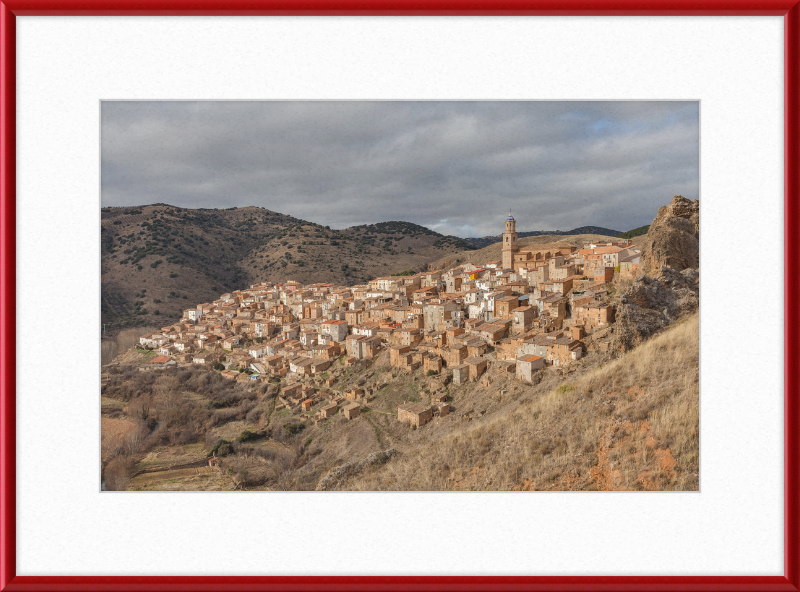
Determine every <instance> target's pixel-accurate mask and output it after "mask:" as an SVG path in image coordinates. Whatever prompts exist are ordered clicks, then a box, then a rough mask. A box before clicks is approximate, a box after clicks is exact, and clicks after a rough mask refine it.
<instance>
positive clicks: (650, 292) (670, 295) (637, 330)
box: [612, 267, 700, 352]
mask: <svg viewBox="0 0 800 592" xmlns="http://www.w3.org/2000/svg"><path fill="white" fill-rule="evenodd" d="M699 304H700V274H699V272H698V270H696V269H684V270H683V271H680V272H679V271H675V270H674V269H672V268H671V267H662V268H661V269H660V270H659V277H650V276H642V277H639V278H637V279H636V281H635V282H634V283H633V285H632V286H631V287H630V289H629V290H628V291H627V292H625V294H624V295H623V296H622V298H621V299H620V306H619V310H618V311H617V317H616V324H615V326H614V339H613V341H612V344H613V349H615V350H617V351H620V352H624V351H628V350H629V349H632V348H634V347H636V346H637V345H639V344H640V343H642V342H643V341H645V340H646V339H648V338H649V337H651V336H653V335H655V334H656V333H658V332H659V331H660V330H661V329H663V328H664V327H666V326H667V325H669V324H670V323H672V322H673V321H675V320H676V319H678V318H679V317H680V316H682V315H684V314H687V313H690V312H693V311H695V310H697V307H698V306H699Z"/></svg>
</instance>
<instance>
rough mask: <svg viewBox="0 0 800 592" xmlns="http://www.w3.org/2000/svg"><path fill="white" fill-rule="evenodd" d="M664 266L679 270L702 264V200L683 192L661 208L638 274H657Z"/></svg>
mask: <svg viewBox="0 0 800 592" xmlns="http://www.w3.org/2000/svg"><path fill="white" fill-rule="evenodd" d="M663 267H669V268H672V269H674V270H676V271H682V270H684V269H689V268H692V269H698V268H699V267H700V202H699V201H698V200H694V201H692V200H689V199H686V198H685V197H683V196H681V195H676V196H675V197H673V198H672V202H671V203H670V204H669V205H668V206H662V207H661V208H659V209H658V214H657V215H656V217H655V219H654V220H653V223H652V224H651V225H650V230H649V231H648V232H647V241H646V242H645V244H644V245H643V247H642V256H641V262H640V265H639V275H649V276H657V275H658V274H659V272H660V270H661V268H663Z"/></svg>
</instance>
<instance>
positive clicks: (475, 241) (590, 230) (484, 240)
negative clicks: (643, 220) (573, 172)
mask: <svg viewBox="0 0 800 592" xmlns="http://www.w3.org/2000/svg"><path fill="white" fill-rule="evenodd" d="M631 232H633V231H631ZM645 232H646V231H645ZM575 234H599V235H602V236H618V235H619V234H620V232H619V231H618V230H611V229H610V228H603V227H601V226H581V227H580V228H573V229H572V230H566V231H562V230H533V231H530V232H518V233H517V236H518V238H526V237H529V236H567V235H575ZM623 238H627V237H623ZM502 240H503V235H502V234H497V235H495V236H482V237H480V238H465V239H464V241H465V242H467V243H469V244H470V245H471V246H472V247H474V248H476V249H482V248H483V247H488V246H489V245H493V244H495V243H499V242H501V241H502Z"/></svg>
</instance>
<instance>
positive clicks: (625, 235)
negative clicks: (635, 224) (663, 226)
mask: <svg viewBox="0 0 800 592" xmlns="http://www.w3.org/2000/svg"><path fill="white" fill-rule="evenodd" d="M648 230H650V225H649V224H645V225H644V226H640V227H639V228H634V229H633V230H629V231H628V232H621V233H620V234H619V235H617V238H636V237H637V236H642V235H643V234H647V231H648Z"/></svg>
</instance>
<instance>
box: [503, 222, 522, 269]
mask: <svg viewBox="0 0 800 592" xmlns="http://www.w3.org/2000/svg"><path fill="white" fill-rule="evenodd" d="M517 251H519V247H518V246H517V222H516V220H514V216H512V215H511V212H509V213H508V218H506V231H505V232H504V233H503V269H514V254H515V253H516V252H517Z"/></svg>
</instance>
